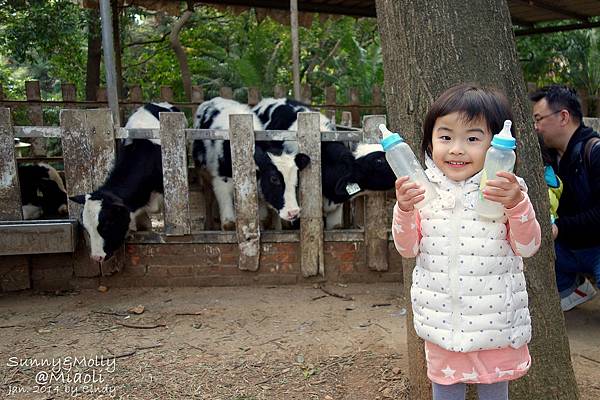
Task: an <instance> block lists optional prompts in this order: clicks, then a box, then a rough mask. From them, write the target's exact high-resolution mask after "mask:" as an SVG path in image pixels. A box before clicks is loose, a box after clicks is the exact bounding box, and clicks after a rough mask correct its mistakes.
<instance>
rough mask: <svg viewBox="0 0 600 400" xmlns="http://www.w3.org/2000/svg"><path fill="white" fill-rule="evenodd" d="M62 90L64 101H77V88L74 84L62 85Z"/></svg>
mask: <svg viewBox="0 0 600 400" xmlns="http://www.w3.org/2000/svg"><path fill="white" fill-rule="evenodd" d="M60 90H61V92H62V99H63V101H77V88H76V87H75V85H74V84H72V83H61V84H60Z"/></svg>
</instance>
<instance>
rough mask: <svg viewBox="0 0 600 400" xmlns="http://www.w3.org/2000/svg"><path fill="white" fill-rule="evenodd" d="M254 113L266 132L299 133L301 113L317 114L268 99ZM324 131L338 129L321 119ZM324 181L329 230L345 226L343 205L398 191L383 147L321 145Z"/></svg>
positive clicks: (294, 103) (305, 107) (303, 106)
mask: <svg viewBox="0 0 600 400" xmlns="http://www.w3.org/2000/svg"><path fill="white" fill-rule="evenodd" d="M252 111H253V112H254V113H255V114H256V115H257V116H258V118H259V119H260V121H261V122H262V123H263V124H264V125H265V129H273V130H297V129H298V122H297V113H298V112H307V111H314V110H312V109H310V108H309V106H308V105H306V104H303V103H300V102H297V101H295V100H291V99H286V98H281V99H274V98H266V99H263V100H261V102H260V103H258V104H257V105H256V106H255V107H254V108H253V109H252ZM320 129H321V131H332V130H335V125H334V124H333V123H332V122H331V121H330V120H329V119H328V118H327V117H326V116H324V115H323V114H321V115H320ZM321 153H322V154H321V180H322V185H323V215H324V216H325V228H326V229H334V228H339V227H341V226H342V204H343V203H344V202H346V201H348V200H350V199H351V198H353V197H355V196H358V195H360V194H364V193H365V192H366V191H384V190H389V189H392V188H393V187H394V182H395V180H396V178H395V175H394V173H393V171H392V169H391V168H390V166H389V165H388V163H387V161H386V159H385V153H384V151H383V148H382V147H381V145H379V144H360V143H359V144H354V145H353V146H352V151H351V150H350V149H348V148H347V147H346V146H345V145H344V144H343V143H340V142H323V143H322V144H321Z"/></svg>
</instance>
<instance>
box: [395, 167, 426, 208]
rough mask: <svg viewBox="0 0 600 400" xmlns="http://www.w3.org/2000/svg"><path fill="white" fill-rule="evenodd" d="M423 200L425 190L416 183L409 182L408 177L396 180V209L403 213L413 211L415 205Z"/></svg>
mask: <svg viewBox="0 0 600 400" xmlns="http://www.w3.org/2000/svg"><path fill="white" fill-rule="evenodd" d="M424 198H425V189H424V188H422V187H421V186H420V185H419V184H418V183H416V182H410V181H409V177H408V176H401V177H400V178H398V179H397V180H396V200H397V201H398V207H399V208H400V209H401V210H402V211H405V212H409V211H412V210H414V209H415V204H417V203H418V202H420V201H421V200H423V199H424Z"/></svg>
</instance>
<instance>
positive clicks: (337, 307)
mask: <svg viewBox="0 0 600 400" xmlns="http://www.w3.org/2000/svg"><path fill="white" fill-rule="evenodd" d="M326 289H327V291H328V292H330V293H332V294H340V295H344V296H346V297H347V298H352V300H345V299H342V298H338V297H334V296H330V295H327V294H326V293H325V292H324V291H322V290H321V289H319V288H314V287H310V286H309V287H298V286H295V287H276V288H267V287H244V288H177V289H164V288H161V289H150V288H148V289H127V290H124V289H118V290H117V289H110V290H108V292H106V293H102V292H98V291H93V290H87V291H82V292H80V293H67V294H64V295H60V296H57V295H40V294H31V293H21V294H16V295H15V294H12V295H2V296H1V297H0V337H1V338H2V340H1V343H0V398H7V399H66V398H72V396H71V394H70V393H67V392H66V391H70V392H73V391H75V390H79V396H78V397H77V398H82V399H96V398H98V399H108V398H123V399H211V400H213V399H214V400H218V399H223V400H258V399H278V400H279V399H282V400H287V399H302V400H310V399H315V400H316V399H319V400H339V399H347V400H369V399H382V400H383V399H399V400H402V399H406V398H407V391H406V385H407V380H406V375H405V373H406V371H407V362H408V360H407V358H408V355H407V354H406V346H405V316H404V312H403V308H402V307H403V301H402V299H401V298H400V295H399V294H400V293H401V288H400V286H399V285H394V284H377V285H357V284H353V285H348V286H337V285H336V286H328V287H327V288H326ZM599 297H600V296H599ZM138 305H142V306H143V307H144V310H143V312H142V313H141V314H135V313H134V311H131V312H128V310H130V309H132V308H133V307H135V306H138ZM135 311H137V312H140V311H142V310H141V308H140V309H137V310H135ZM599 311H600V299H596V300H594V302H593V304H589V305H587V304H586V305H584V306H582V307H580V308H578V309H576V310H574V311H572V312H570V313H568V314H567V322H568V324H569V336H570V342H571V351H572V354H573V362H574V365H575V370H576V375H577V380H578V382H579V384H580V388H581V392H582V399H583V400H592V399H598V398H600V383H599V382H600V379H599V378H600V362H599V361H598V360H600V334H598V332H600V312H599ZM111 355H112V356H116V357H117V358H116V359H113V360H111V361H109V359H107V358H101V356H104V357H108V356H111ZM68 356H71V357H78V358H79V359H80V360H81V359H83V358H85V359H86V361H90V360H91V361H95V362H96V365H88V366H87V367H86V366H83V365H78V366H72V367H71V369H70V370H69V364H68V359H67V358H66V357H68ZM32 360H37V361H38V362H42V361H44V360H47V361H50V362H51V361H53V360H54V361H55V362H56V363H58V361H59V360H60V361H61V362H62V363H63V365H62V366H60V367H59V366H56V367H55V371H58V373H55V374H54V375H51V374H50V375H44V373H45V372H49V373H50V372H51V370H52V368H51V367H48V366H30V364H31V362H32ZM19 362H24V363H26V364H28V365H23V366H20V367H19V366H15V364H17V363H19ZM60 372H62V375H60ZM45 376H46V377H49V379H54V381H53V382H52V383H47V384H46V385H41V386H40V385H37V386H36V378H37V379H38V380H40V381H43V380H44V377H45ZM68 379H71V382H68ZM86 380H87V381H86ZM56 381H58V382H56ZM88 381H89V382H88ZM40 388H42V389H41V390H44V391H46V392H44V393H40ZM49 389H51V391H48V390H49ZM9 393H12V394H9ZM111 396H112V397H111Z"/></svg>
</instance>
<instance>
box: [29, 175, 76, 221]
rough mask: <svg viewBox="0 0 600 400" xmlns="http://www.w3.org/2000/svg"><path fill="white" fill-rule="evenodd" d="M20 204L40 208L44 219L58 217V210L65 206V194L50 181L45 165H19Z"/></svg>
mask: <svg viewBox="0 0 600 400" xmlns="http://www.w3.org/2000/svg"><path fill="white" fill-rule="evenodd" d="M18 174H19V185H20V188H21V203H22V204H23V205H33V206H36V207H40V208H41V209H42V211H43V215H44V216H45V217H58V216H59V212H58V209H59V208H60V207H61V206H63V205H66V204H67V194H66V193H65V192H63V191H62V190H61V189H60V187H59V186H58V184H57V183H56V182H55V181H54V180H52V179H51V177H50V173H49V169H48V167H47V166H45V165H40V164H35V165H20V166H19V170H18Z"/></svg>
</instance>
